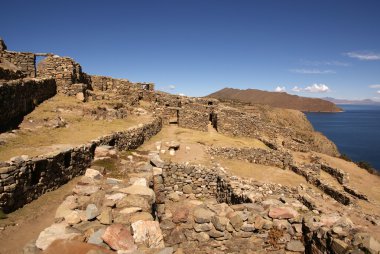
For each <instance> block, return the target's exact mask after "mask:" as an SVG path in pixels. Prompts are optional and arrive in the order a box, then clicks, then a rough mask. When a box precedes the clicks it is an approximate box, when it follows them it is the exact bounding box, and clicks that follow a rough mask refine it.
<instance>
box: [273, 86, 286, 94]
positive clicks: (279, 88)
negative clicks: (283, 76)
mask: <svg viewBox="0 0 380 254" xmlns="http://www.w3.org/2000/svg"><path fill="white" fill-rule="evenodd" d="M274 91H275V92H279V93H284V92H286V88H285V86H277V87H276V89H274Z"/></svg>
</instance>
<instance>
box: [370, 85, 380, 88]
mask: <svg viewBox="0 0 380 254" xmlns="http://www.w3.org/2000/svg"><path fill="white" fill-rule="evenodd" d="M369 88H380V84H379V85H377V84H376V85H370V86H369Z"/></svg>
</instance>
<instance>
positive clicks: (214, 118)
mask: <svg viewBox="0 0 380 254" xmlns="http://www.w3.org/2000/svg"><path fill="white" fill-rule="evenodd" d="M209 121H210V124H211V126H212V127H213V128H214V129H215V130H218V115H217V114H216V113H215V112H211V113H210V114H209Z"/></svg>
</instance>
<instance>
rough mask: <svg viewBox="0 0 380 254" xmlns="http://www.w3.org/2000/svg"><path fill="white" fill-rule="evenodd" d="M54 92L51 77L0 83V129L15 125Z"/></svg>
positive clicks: (54, 88) (53, 82)
mask: <svg viewBox="0 0 380 254" xmlns="http://www.w3.org/2000/svg"><path fill="white" fill-rule="evenodd" d="M55 94H56V84H55V81H54V80H53V79H19V80H14V81H8V82H5V83H0V131H2V130H6V129H9V128H14V127H16V126H17V125H18V124H19V123H20V122H21V121H22V119H23V117H24V116H25V115H26V114H28V113H30V112H31V111H32V110H33V109H34V108H35V107H36V106H37V105H38V104H39V103H41V102H43V101H44V100H46V99H49V98H51V97H52V96H54V95H55Z"/></svg>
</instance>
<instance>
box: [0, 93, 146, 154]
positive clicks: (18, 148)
mask: <svg viewBox="0 0 380 254" xmlns="http://www.w3.org/2000/svg"><path fill="white" fill-rule="evenodd" d="M101 104H102V102H99V101H94V102H88V103H83V102H80V101H78V100H77V99H76V98H73V97H68V96H64V95H57V96H55V97H53V98H51V99H49V100H47V101H45V102H44V103H42V104H40V105H39V106H38V107H37V108H36V109H35V110H34V111H33V112H32V113H30V114H28V115H27V116H26V117H25V118H24V121H23V122H22V124H21V125H20V129H19V130H18V131H17V133H16V134H15V135H11V136H10V135H8V137H6V139H5V144H3V145H0V160H8V159H10V158H11V157H13V156H19V155H23V154H25V155H29V156H36V155H40V154H44V153H48V152H52V151H55V150H59V149H62V148H65V147H68V146H73V145H79V144H84V143H87V142H89V141H90V140H92V139H96V138H98V137H100V136H103V135H108V134H111V133H112V132H115V131H123V130H127V129H128V128H130V127H132V126H135V125H137V124H139V123H144V122H147V121H149V120H150V119H151V117H150V116H128V118H127V119H114V120H94V119H92V118H91V117H86V116H83V110H84V109H85V108H88V109H91V108H95V107H97V105H101ZM103 105H104V104H103ZM58 116H59V117H62V118H63V119H64V120H65V122H66V123H67V125H66V127H63V128H52V127H48V126H45V125H44V124H43V123H44V122H46V121H48V120H52V119H57V118H58ZM4 136H5V135H4Z"/></svg>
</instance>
